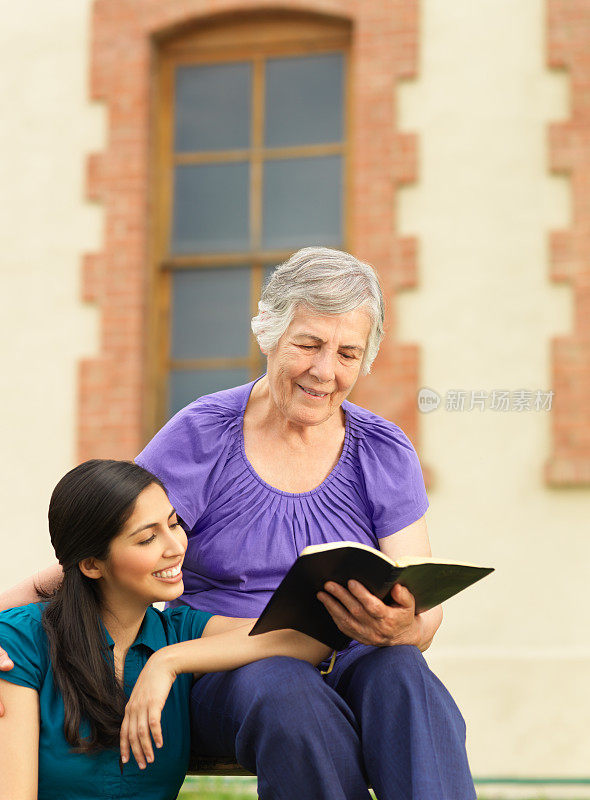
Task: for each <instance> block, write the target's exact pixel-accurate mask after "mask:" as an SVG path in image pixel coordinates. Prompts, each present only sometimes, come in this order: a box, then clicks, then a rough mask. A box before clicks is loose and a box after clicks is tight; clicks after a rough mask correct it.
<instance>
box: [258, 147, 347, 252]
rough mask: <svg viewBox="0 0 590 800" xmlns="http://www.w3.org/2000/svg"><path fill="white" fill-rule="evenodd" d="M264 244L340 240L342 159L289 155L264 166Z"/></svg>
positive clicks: (273, 246) (270, 246)
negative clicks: (291, 156) (288, 157)
mask: <svg viewBox="0 0 590 800" xmlns="http://www.w3.org/2000/svg"><path fill="white" fill-rule="evenodd" d="M263 208H264V211H263V237H262V238H263V246H264V247H265V248H268V249H278V248H283V247H301V246H303V245H324V246H327V247H330V246H335V245H340V244H341V242H342V158H341V157H340V156H322V157H321V158H290V159H281V160H277V161H274V160H273V161H267V162H266V163H265V165H264V197H263Z"/></svg>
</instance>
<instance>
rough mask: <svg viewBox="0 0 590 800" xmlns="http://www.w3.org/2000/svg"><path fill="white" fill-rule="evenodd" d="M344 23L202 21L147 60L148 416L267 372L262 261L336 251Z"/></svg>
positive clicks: (342, 222) (340, 218) (341, 186)
mask: <svg viewBox="0 0 590 800" xmlns="http://www.w3.org/2000/svg"><path fill="white" fill-rule="evenodd" d="M349 38H350V35H349V28H348V25H347V24H346V23H344V22H341V21H335V20H333V19H332V18H326V17H311V16H307V15H300V14H290V13H289V14H288V13H266V14H260V15H255V16H252V15H249V16H247V17H239V16H236V15H232V16H231V17H230V18H226V19H218V20H213V21H209V22H208V23H207V24H203V23H202V22H201V23H200V24H199V25H198V26H196V27H194V28H192V29H188V30H187V29H184V30H183V32H182V34H180V35H176V36H174V37H173V38H168V39H166V40H165V41H162V42H161V43H160V45H159V48H158V51H157V58H156V74H157V91H156V97H155V103H154V130H155V136H154V152H153V195H152V196H153V204H152V231H153V236H152V248H151V249H152V264H153V270H152V287H151V288H152V291H151V295H152V314H151V341H152V343H153V345H152V346H151V348H150V350H151V354H150V370H151V373H152V380H151V382H150V383H151V386H152V387H153V392H154V397H155V403H153V409H154V414H153V425H154V428H156V427H158V426H159V425H161V424H162V422H163V421H165V419H167V418H168V417H169V416H171V415H172V414H173V413H175V412H176V411H178V410H179V409H180V408H182V407H183V406H184V405H186V404H187V403H189V402H191V401H192V400H194V399H195V398H197V397H199V396H200V395H203V394H207V393H210V392H213V391H217V390H219V389H223V388H227V387H229V386H235V385H239V384H240V383H245V382H247V381H249V380H251V379H253V378H254V377H256V376H257V375H259V374H260V373H261V372H262V371H263V370H264V362H263V359H262V356H261V354H260V352H259V350H258V347H257V344H256V342H255V340H254V337H253V336H252V334H251V333H250V326H249V321H250V317H251V315H252V314H253V313H255V312H256V303H257V300H258V298H259V296H260V290H261V287H262V284H263V281H264V279H265V277H266V275H267V274H268V272H269V270H270V269H271V268H272V267H273V266H275V265H276V264H277V263H280V262H281V261H283V260H284V259H286V258H287V257H288V256H289V255H290V254H291V253H292V252H293V251H294V250H297V249H298V248H299V247H304V246H308V245H325V246H329V247H338V248H344V249H346V248H347V247H348V233H347V224H346V218H347V172H348V168H349V158H348V149H349V139H350V136H349V131H348V127H349V113H347V101H348V98H349V94H350V92H349V87H348V83H349V81H348V77H347V75H348V46H349Z"/></svg>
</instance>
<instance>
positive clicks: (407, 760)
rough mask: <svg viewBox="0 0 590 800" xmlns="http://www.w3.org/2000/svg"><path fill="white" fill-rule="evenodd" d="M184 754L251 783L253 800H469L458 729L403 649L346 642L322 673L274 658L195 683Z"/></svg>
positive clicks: (454, 714)
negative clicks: (246, 773) (232, 767)
mask: <svg viewBox="0 0 590 800" xmlns="http://www.w3.org/2000/svg"><path fill="white" fill-rule="evenodd" d="M191 717H192V724H193V748H194V750H195V752H197V753H199V754H201V755H208V756H222V757H233V758H235V759H236V760H237V761H238V762H239V763H240V764H241V765H242V766H243V767H245V768H246V769H248V770H250V771H251V772H255V773H256V775H257V776H258V794H259V797H260V798H261V800H279V798H280V800H302V798H305V800H369V797H370V795H369V793H368V791H367V783H370V784H371V786H372V787H373V789H374V790H375V794H376V795H377V797H378V798H379V800H474V798H475V789H474V786H473V781H472V778H471V773H470V771H469V764H468V762H467V755H466V752H465V723H464V721H463V717H462V716H461V713H460V711H459V709H458V708H457V706H456V704H455V702H454V700H453V698H452V697H451V695H450V694H449V692H448V691H447V690H446V689H445V687H444V686H443V684H442V683H441V682H440V680H439V679H438V678H437V677H436V675H434V673H433V672H431V671H430V669H429V667H428V665H427V664H426V661H425V660H424V657H423V656H422V653H421V652H420V651H419V650H418V648H416V647H413V646H410V645H398V646H394V647H367V646H365V645H361V644H356V645H355V646H354V647H352V648H351V649H350V650H347V651H345V652H343V653H341V654H339V655H338V657H337V659H336V663H335V665H334V668H333V670H332V672H331V673H330V674H329V675H326V676H324V677H322V676H321V675H320V673H319V671H318V669H316V668H315V667H312V666H311V664H308V663H307V662H304V661H298V660H297V659H294V658H286V657H283V656H276V657H273V658H267V659H264V660H263V661H257V662H256V663H254V664H249V665H248V666H245V667H241V668H240V669H236V670H233V671H232V672H217V673H211V674H209V675H204V676H203V677H202V678H200V679H199V680H198V681H197V682H196V684H195V686H194V688H193V692H192V697H191Z"/></svg>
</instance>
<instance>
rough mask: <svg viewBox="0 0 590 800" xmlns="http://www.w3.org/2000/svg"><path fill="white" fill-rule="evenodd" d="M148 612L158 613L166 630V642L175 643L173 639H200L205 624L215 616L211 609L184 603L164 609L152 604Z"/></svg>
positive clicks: (182, 640) (180, 640)
mask: <svg viewBox="0 0 590 800" xmlns="http://www.w3.org/2000/svg"><path fill="white" fill-rule="evenodd" d="M148 613H150V614H151V613H155V614H157V615H158V618H159V620H160V624H161V625H162V628H163V629H164V630H165V636H166V639H167V642H166V644H174V643H175V642H173V641H172V639H174V640H175V641H176V642H186V641H188V640H189V639H199V638H200V637H201V636H202V635H203V631H204V629H205V625H206V624H207V623H208V622H209V620H210V619H211V617H212V616H213V614H212V613H210V612H209V611H198V610H196V609H194V608H191V607H190V606H187V605H184V604H183V605H179V606H176V607H174V608H167V609H165V610H164V611H159V610H158V609H156V608H154V607H153V606H152V607H151V608H150V609H148Z"/></svg>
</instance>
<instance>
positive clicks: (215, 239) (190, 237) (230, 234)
mask: <svg viewBox="0 0 590 800" xmlns="http://www.w3.org/2000/svg"><path fill="white" fill-rule="evenodd" d="M249 175H250V167H249V164H248V163H247V162H237V163H231V164H179V165H178V166H177V167H176V168H175V172H174V211H173V225H172V252H173V253H207V252H219V251H234V252H235V251H237V250H247V249H248V248H249V245H250V211H249V207H250V205H249V196H248V190H249Z"/></svg>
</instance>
